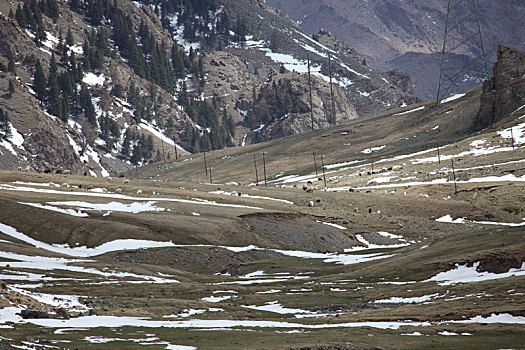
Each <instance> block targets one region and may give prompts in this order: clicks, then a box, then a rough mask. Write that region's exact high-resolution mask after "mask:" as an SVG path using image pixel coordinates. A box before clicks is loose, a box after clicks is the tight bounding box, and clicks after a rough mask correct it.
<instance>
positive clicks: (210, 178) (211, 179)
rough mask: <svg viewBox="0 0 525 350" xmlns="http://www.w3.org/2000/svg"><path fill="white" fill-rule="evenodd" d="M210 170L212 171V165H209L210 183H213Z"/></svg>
mask: <svg viewBox="0 0 525 350" xmlns="http://www.w3.org/2000/svg"><path fill="white" fill-rule="evenodd" d="M212 171H213V167H210V183H211V184H212V183H213V178H212V176H211V173H212Z"/></svg>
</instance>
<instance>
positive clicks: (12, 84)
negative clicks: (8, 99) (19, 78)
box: [9, 79, 15, 96]
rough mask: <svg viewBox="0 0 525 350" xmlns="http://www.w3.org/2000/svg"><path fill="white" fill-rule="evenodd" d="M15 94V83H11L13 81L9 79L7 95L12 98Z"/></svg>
mask: <svg viewBox="0 0 525 350" xmlns="http://www.w3.org/2000/svg"><path fill="white" fill-rule="evenodd" d="M14 93H15V83H14V82H13V79H9V95H11V96H13V94H14Z"/></svg>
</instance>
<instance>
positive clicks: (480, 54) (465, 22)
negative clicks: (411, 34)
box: [436, 0, 489, 110]
mask: <svg viewBox="0 0 525 350" xmlns="http://www.w3.org/2000/svg"><path fill="white" fill-rule="evenodd" d="M461 54H468V55H469V56H470V57H471V58H470V59H469V60H468V61H465V62H461V63H459V62H457V61H456V60H454V57H453V56H454V55H461ZM469 74H470V75H474V76H478V77H480V78H482V79H488V78H489V70H488V67H487V58H486V56H485V47H484V46H483V37H482V35H481V24H480V22H479V14H478V4H477V3H476V0H448V8H447V20H446V22H445V37H444V39H443V51H442V53H441V69H440V73H439V84H438V93H437V100H436V108H437V109H438V110H439V104H440V101H441V98H442V97H443V96H447V95H448V94H450V93H451V92H452V91H453V90H454V88H455V87H457V86H459V84H460V83H461V82H462V80H463V79H464V78H465V77H466V76H467V75H469Z"/></svg>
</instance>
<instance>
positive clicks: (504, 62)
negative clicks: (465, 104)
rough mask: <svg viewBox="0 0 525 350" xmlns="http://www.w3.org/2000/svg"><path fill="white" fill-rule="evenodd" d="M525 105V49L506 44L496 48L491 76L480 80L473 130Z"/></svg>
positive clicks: (484, 126)
mask: <svg viewBox="0 0 525 350" xmlns="http://www.w3.org/2000/svg"><path fill="white" fill-rule="evenodd" d="M523 105H525V52H521V51H519V50H517V49H514V48H512V47H509V46H505V45H500V46H499V47H498V61H497V62H496V64H495V65H494V76H493V77H492V78H491V79H490V80H488V81H485V82H484V83H483V93H482V95H481V107H480V109H479V112H478V116H477V120H476V129H483V128H486V127H487V126H490V125H492V124H494V123H496V122H498V121H500V120H502V119H505V118H507V117H508V116H510V115H511V114H512V113H513V112H515V111H516V110H517V109H518V108H520V107H521V106H523Z"/></svg>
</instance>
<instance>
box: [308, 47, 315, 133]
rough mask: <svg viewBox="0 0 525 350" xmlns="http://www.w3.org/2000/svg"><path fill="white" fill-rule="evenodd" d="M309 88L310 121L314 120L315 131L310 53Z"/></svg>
mask: <svg viewBox="0 0 525 350" xmlns="http://www.w3.org/2000/svg"><path fill="white" fill-rule="evenodd" d="M308 86H309V88H310V119H311V120H312V130H313V129H314V110H313V107H312V76H311V75H310V53H308Z"/></svg>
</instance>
